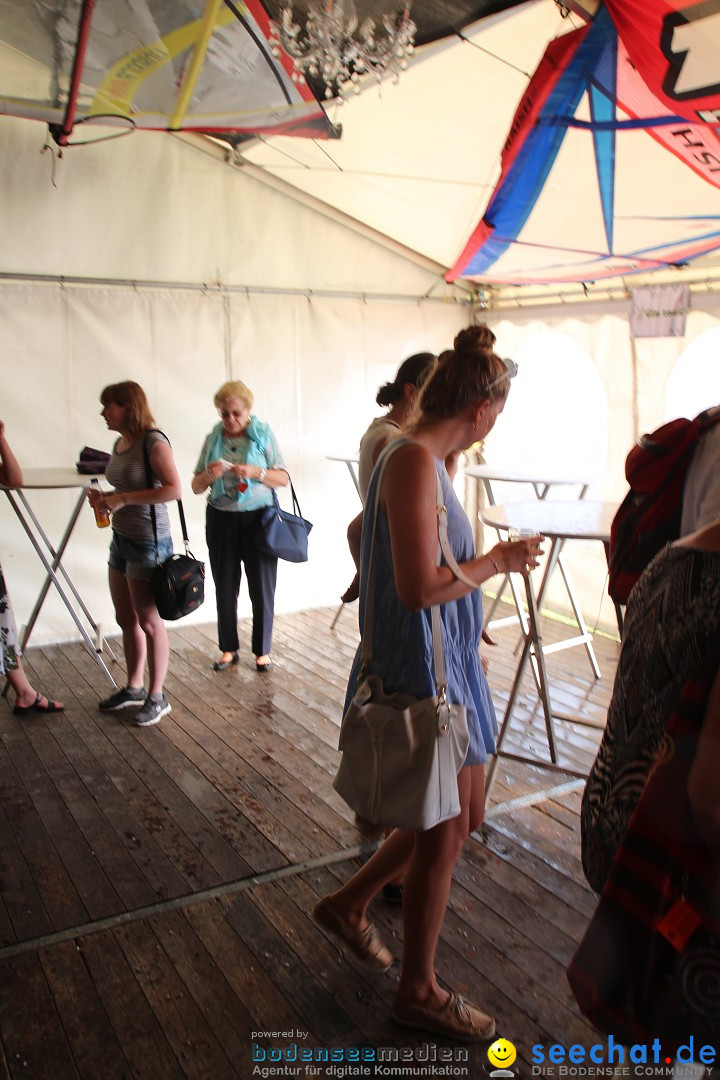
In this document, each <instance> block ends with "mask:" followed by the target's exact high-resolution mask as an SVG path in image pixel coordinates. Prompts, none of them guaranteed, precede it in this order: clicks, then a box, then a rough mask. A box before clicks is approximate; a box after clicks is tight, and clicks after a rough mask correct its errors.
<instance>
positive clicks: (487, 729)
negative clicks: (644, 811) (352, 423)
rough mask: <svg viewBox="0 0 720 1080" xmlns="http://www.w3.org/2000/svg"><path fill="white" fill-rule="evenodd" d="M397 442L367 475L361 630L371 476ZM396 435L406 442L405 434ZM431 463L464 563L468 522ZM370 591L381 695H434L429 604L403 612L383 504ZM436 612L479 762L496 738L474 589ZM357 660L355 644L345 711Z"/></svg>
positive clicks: (373, 491)
mask: <svg viewBox="0 0 720 1080" xmlns="http://www.w3.org/2000/svg"><path fill="white" fill-rule="evenodd" d="M398 441H399V440H394V441H393V442H392V443H391V444H390V446H389V447H388V448H387V449H386V450H384V451H383V453H382V454H381V455H380V458H379V459H378V462H377V464H376V466H375V469H374V472H373V475H372V478H371V480H370V487H369V488H368V497H367V500H366V503H365V517H364V524H363V533H362V548H361V556H360V632H361V633H362V627H363V621H364V618H365V596H366V589H367V578H368V567H369V559H370V541H371V537H372V523H373V514H374V509H375V500H376V499H377V479H378V475H379V472H380V464H381V462H382V460H383V458H384V457H385V454H386V453H387V451H388V450H389V449H390V447H392V446H394V445H397V442H398ZM403 441H405V442H407V441H409V440H403ZM435 467H436V469H437V471H438V475H439V477H440V483H441V485H442V489H443V494H444V497H445V505H446V506H447V511H448V539H449V541H450V547H451V549H452V552H453V554H454V556H455V558H456V559H457V561H458V562H459V563H463V562H466V561H467V560H468V559H472V558H474V556H475V544H474V540H473V533H472V528H471V526H470V522H469V521H468V518H467V515H466V513H465V511H464V510H463V508H462V506H461V504H460V502H459V500H458V498H457V496H456V495H455V492H454V490H453V487H452V484H451V483H450V479H449V477H448V474H447V472H446V470H445V465H444V463H443V462H442V461H439V460H438V459H436V460H435ZM443 563H444V560H443ZM374 593H375V615H374V626H373V656H372V661H371V663H370V672H371V673H373V674H378V675H380V676H381V678H382V682H383V687H384V689H385V692H386V693H388V694H391V693H393V692H394V691H396V690H404V691H405V692H406V693H408V694H412V695H413V696H414V697H418V698H423V697H428V696H429V695H431V694H434V693H435V679H434V675H433V654H432V629H431V623H430V609H429V608H425V609H424V610H423V611H418V612H412V611H408V609H407V608H406V607H404V606H403V604H401V602H400V600H399V599H398V595H397V591H396V589H395V575H394V573H393V565H392V554H391V549H390V532H389V527H388V520H387V516H386V514H385V511H384V510H383V508H382V506H381V507H380V508H379V511H378V522H377V534H376V538H375V587H374ZM440 615H441V621H442V632H443V647H444V650H445V669H446V675H447V696H448V700H449V701H450V702H451V704H454V705H465V706H466V707H467V719H468V728H469V731H470V746H469V748H468V753H467V757H466V759H465V764H466V765H480V764H482V763H483V762H485V761H487V758H488V755H489V754H494V753H495V737H496V735H497V722H496V718H495V708H494V706H493V703H492V698H491V696H490V688H489V687H488V684H487V679H486V678H485V672H484V671H483V669H482V664H481V663H480V654H479V652H478V647H479V645H480V635H481V633H482V617H483V612H482V598H481V595H480V590H479V589H476V590H475V591H474V592H471V593H468V594H467V596H463V597H462V598H461V599H460V600H452V601H450V602H449V603H447V604H442V605H441V607H440ZM361 663H362V657H361V650H360V648H358V651H357V654H356V656H355V660H354V663H353V666H352V670H351V672H350V680H349V682H348V689H347V695H346V699H345V711H347V708H348V706H349V704H350V701H351V699H352V696H353V694H354V693H355V688H356V684H357V677H358V672H359V670H360V666H361Z"/></svg>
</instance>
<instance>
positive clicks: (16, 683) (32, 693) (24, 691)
mask: <svg viewBox="0 0 720 1080" xmlns="http://www.w3.org/2000/svg"><path fill="white" fill-rule="evenodd" d="M5 675H6V677H7V681H8V682H9V683H10V685H11V686H12V688H13V690H14V691H15V695H16V696H15V704H16V705H18V706H19V707H20V708H21V709H25V708H27V707H28V705H33V704H34V703H35V699H36V697H37V691H36V690H35V689H34V687H33V686H32V683H30V682H29V680H28V677H27V675H26V674H25V670H24V668H23V666H22V664H21V663H20V660H19V659H18V666H17V668H13V669H12V670H10V669H8V670H6V672H5ZM47 704H48V699H47V698H46V697H44V696H43V695H42V694H41V695H40V700H39V702H38V705H41V706H45V705H47ZM53 704H55V705H60V704H61V702H59V701H56V702H54V703H53Z"/></svg>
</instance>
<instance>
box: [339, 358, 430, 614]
mask: <svg viewBox="0 0 720 1080" xmlns="http://www.w3.org/2000/svg"><path fill="white" fill-rule="evenodd" d="M435 363H436V358H435V357H434V356H433V354H432V353H429V352H421V353H414V354H413V355H412V356H408V358H407V360H403V362H402V364H401V365H400V367H399V368H398V370H397V375H396V376H395V378H394V379H393V381H392V382H386V383H383V385H382V386H381V387H380V389H379V390H378V392H377V397H376V398H375V400H376V402H377V403H378V405H385V406H387V405H390V406H391V408H390V409H389V410H388V412H386V413H385V415H384V416H377V417H376V418H375V419H374V420H373V421H372V423H371V424H370V427H369V428H368V429H367V431H366V432H365V434H364V435H363V437H362V439H361V440H360V456H359V461H358V487H359V488H360V498H361V499H362V501H363V504H364V503H365V496H366V495H367V489H368V485H369V483H370V477H371V476H372V471H373V469H374V468H375V462H376V461H377V459H378V458H379V457H380V454H381V453H382V451H383V450H384V449H385V447H386V446H387V444H388V441H389V440H390V439H392V438H394V436H395V435H397V434H398V432H399V431H400V429H401V427H402V426H403V424H404V423H405V421H406V420H407V418H408V416H409V415H410V413H411V411H412V407H413V405H414V403H415V398H416V397H417V394H418V390H419V388H420V387H421V386H422V384H423V382H424V381H425V380H426V379H427V377H428V375H429V374H430V372H431V371H432V369H433V367H434V366H435ZM362 519H363V515H362V510H361V511H360V513H359V514H358V516H357V517H356V518H353V520H352V521H351V522H350V524H349V525H348V529H347V541H348V547H349V548H350V554H351V555H352V557H353V562H354V563H355V571H356V573H355V577H354V578H353V579H352V581H351V582H350V584H349V585H348V587H347V589H346V590H345V592H344V593H343V594H342V596H341V597H340V599H341V600H342V602H343V604H350V603H352V601H353V600H357V598H358V596H359V590H360V585H359V578H358V574H357V569H358V566H359V565H360V534H361V532H362Z"/></svg>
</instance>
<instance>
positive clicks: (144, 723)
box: [134, 694, 172, 727]
mask: <svg viewBox="0 0 720 1080" xmlns="http://www.w3.org/2000/svg"><path fill="white" fill-rule="evenodd" d="M171 709H172V705H171V704H170V702H169V701H168V699H167V698H166V697H165V695H164V694H163V696H162V698H161V699H160V701H153V699H152V698H145V704H144V705H143V707H142V709H141V710H140V712H139V713H138V714H137V716H136V717H135V718H134V722H135V723H136V724H139V725H140V727H150V725H151V724H157V722H158V720H159V719H160V718H161V717H163V716H166V715H167V713H169V712H170V710H171Z"/></svg>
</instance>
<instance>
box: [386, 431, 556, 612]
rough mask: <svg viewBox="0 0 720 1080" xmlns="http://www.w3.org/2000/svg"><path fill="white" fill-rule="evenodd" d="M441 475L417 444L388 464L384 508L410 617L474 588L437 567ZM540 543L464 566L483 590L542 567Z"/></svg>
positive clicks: (505, 549)
mask: <svg viewBox="0 0 720 1080" xmlns="http://www.w3.org/2000/svg"><path fill="white" fill-rule="evenodd" d="M436 478H437V473H436V470H435V462H434V459H433V457H432V454H431V453H430V451H429V450H426V449H425V448H424V447H422V446H418V445H417V444H414V445H408V446H404V447H402V449H400V450H398V451H397V452H396V453H395V454H394V456H393V457H392V458H391V459H390V461H389V462H388V464H387V467H386V472H385V476H384V477H383V484H382V491H381V495H380V497H381V503H382V505H383V507H384V508H385V511H386V513H387V516H388V522H389V526H390V543H391V546H392V557H393V567H394V573H395V588H396V589H397V593H398V596H399V598H400V601H401V603H403V604H404V605H405V607H407V608H408V609H409V610H410V611H420V610H421V609H423V608H428V607H431V606H432V605H433V604H445V603H447V602H448V601H449V600H458V599H459V598H460V597H461V596H465V595H466V594H467V593H469V592H470V591H471V590H470V587H469V586H468V585H466V584H465V583H464V582H462V581H459V580H458V578H456V577H455V575H454V574H453V572H452V570H450V569H449V567H447V566H438V565H437V551H438V526H437V509H436V491H437V483H436ZM540 553H541V552H540V547H539V539H538V538H532V537H531V538H530V539H528V540H518V541H515V542H513V543H500V544H496V545H495V547H493V548H491V549H490V551H489V552H487V553H486V554H485V555H481V556H480V557H479V558H475V559H470V560H469V561H468V562H465V563H461V564H460V565H461V569H462V570H463V571H464V572H465V573H466V574H467V575H468V577H469V578H471V579H472V580H473V581H474V582H475V583H476V586H477V587H479V586H480V585H481V584H482V582H483V581H487V580H488V579H489V578H491V577H494V576H495V574H497V573H508V572H509V571H519V572H521V573H525V572H526V570H527V568H528V566H529V567H533V566H537V565H538V561H537V556H538V555H539V554H540Z"/></svg>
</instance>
